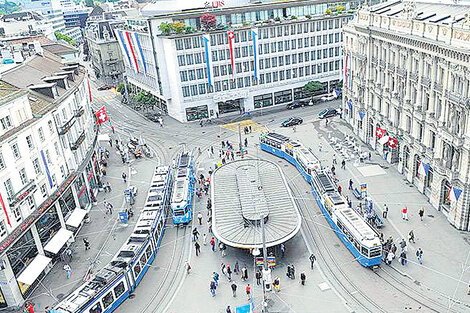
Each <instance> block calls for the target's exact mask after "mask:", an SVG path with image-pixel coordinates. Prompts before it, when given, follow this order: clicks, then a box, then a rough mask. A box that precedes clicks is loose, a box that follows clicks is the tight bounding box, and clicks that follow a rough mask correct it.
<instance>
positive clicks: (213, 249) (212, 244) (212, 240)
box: [210, 237, 215, 252]
mask: <svg viewBox="0 0 470 313" xmlns="http://www.w3.org/2000/svg"><path fill="white" fill-rule="evenodd" d="M210 243H211V246H212V251H213V252H215V238H214V237H211V241H210Z"/></svg>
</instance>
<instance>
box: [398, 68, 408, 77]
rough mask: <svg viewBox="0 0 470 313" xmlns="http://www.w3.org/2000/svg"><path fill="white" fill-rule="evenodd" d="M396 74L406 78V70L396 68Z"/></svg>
mask: <svg viewBox="0 0 470 313" xmlns="http://www.w3.org/2000/svg"><path fill="white" fill-rule="evenodd" d="M397 73H398V75H400V76H403V77H405V76H406V69H404V68H398V70H397Z"/></svg>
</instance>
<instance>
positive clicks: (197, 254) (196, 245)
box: [194, 241, 201, 256]
mask: <svg viewBox="0 0 470 313" xmlns="http://www.w3.org/2000/svg"><path fill="white" fill-rule="evenodd" d="M194 248H196V256H199V254H200V253H201V245H200V244H199V243H198V242H197V241H196V242H195V243H194Z"/></svg>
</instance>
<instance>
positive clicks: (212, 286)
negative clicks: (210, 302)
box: [209, 281, 217, 297]
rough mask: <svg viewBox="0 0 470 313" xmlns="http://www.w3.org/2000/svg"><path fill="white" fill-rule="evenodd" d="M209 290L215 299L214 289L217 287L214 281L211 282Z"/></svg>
mask: <svg viewBox="0 0 470 313" xmlns="http://www.w3.org/2000/svg"><path fill="white" fill-rule="evenodd" d="M209 288H210V291H211V294H212V296H213V297H215V289H216V288H217V287H216V285H215V283H214V281H211V283H210V287H209Z"/></svg>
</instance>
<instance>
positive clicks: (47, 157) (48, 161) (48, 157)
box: [46, 150, 51, 164]
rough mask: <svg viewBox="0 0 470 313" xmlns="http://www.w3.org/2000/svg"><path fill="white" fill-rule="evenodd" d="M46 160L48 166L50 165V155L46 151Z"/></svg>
mask: <svg viewBox="0 0 470 313" xmlns="http://www.w3.org/2000/svg"><path fill="white" fill-rule="evenodd" d="M46 160H47V163H48V164H51V155H50V154H49V150H46Z"/></svg>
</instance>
